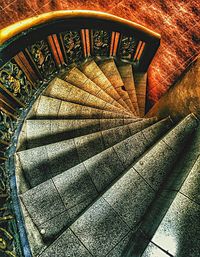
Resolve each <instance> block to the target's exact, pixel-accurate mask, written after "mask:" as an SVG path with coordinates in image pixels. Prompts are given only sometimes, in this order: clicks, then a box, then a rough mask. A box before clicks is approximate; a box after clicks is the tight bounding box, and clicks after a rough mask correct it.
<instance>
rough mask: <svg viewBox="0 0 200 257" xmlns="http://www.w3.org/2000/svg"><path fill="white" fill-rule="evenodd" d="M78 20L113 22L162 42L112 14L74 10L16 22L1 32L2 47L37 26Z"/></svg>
mask: <svg viewBox="0 0 200 257" xmlns="http://www.w3.org/2000/svg"><path fill="white" fill-rule="evenodd" d="M72 18H73V19H76V18H88V19H90V18H92V19H94V18H95V19H100V20H104V21H112V22H115V23H119V24H121V25H125V26H127V27H128V28H129V29H134V30H138V31H140V32H142V33H145V34H147V35H149V36H150V37H153V38H155V39H158V40H160V37H161V36H160V34H158V33H156V32H154V31H152V30H150V29H148V28H145V27H144V26H142V25H140V24H137V23H135V22H132V21H128V20H126V19H123V18H120V17H117V16H115V15H112V14H107V13H104V12H97V11H88V10H73V11H54V12H48V13H44V14H41V15H38V16H35V17H32V18H28V19H25V20H22V21H19V22H16V23H14V24H12V25H10V26H8V27H5V28H3V29H2V30H0V46H1V45H2V44H4V43H5V42H6V41H8V40H9V39H11V38H12V37H14V36H16V35H18V34H20V33H22V32H24V31H26V30H28V29H30V28H33V27H35V26H37V25H42V24H46V23H48V22H51V21H58V20H61V19H62V20H63V19H66V20H67V19H72Z"/></svg>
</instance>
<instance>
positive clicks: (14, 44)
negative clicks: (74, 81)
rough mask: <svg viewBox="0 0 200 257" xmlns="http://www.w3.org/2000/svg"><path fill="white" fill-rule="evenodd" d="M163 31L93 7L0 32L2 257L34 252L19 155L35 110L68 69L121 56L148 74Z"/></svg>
mask: <svg viewBox="0 0 200 257" xmlns="http://www.w3.org/2000/svg"><path fill="white" fill-rule="evenodd" d="M159 42H160V35H158V34H157V33H154V32H152V31H150V30H148V29H146V28H144V27H142V26H140V25H138V24H136V23H133V22H129V21H127V20H124V19H121V18H118V17H115V16H113V15H108V14H105V13H100V12H93V11H58V12H52V13H47V14H43V15H39V16H37V17H33V18H30V19H26V20H24V21H22V22H18V23H16V24H14V25H11V26H9V27H7V28H5V29H3V30H1V31H0V162H1V164H0V202H1V208H0V256H26V257H27V256H31V252H30V250H29V246H28V240H27V238H26V231H25V227H24V224H23V217H22V215H21V210H20V205H19V200H18V194H17V187H16V179H15V166H14V153H15V151H16V144H17V139H18V135H19V132H20V129H21V127H22V123H23V121H24V119H25V118H26V114H27V112H28V110H29V108H30V107H31V106H32V104H33V103H34V101H35V99H36V98H37V96H38V95H39V94H40V93H41V91H42V90H43V89H44V88H45V87H46V86H47V85H48V82H49V81H50V80H51V79H52V78H53V77H55V76H56V75H57V74H58V73H59V72H62V70H63V69H67V68H70V67H71V66H72V65H74V64H76V65H78V64H79V63H81V62H82V61H84V60H88V59H90V58H93V57H95V58H97V59H102V58H105V59H106V58H110V57H112V58H115V59H119V60H120V61H123V62H130V63H132V64H133V66H134V68H135V70H136V71H140V72H141V71H142V72H146V71H147V69H148V67H149V64H150V62H151V60H152V58H153V56H154V55H155V53H156V51H157V48H158V47H159Z"/></svg>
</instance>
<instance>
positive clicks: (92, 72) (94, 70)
mask: <svg viewBox="0 0 200 257" xmlns="http://www.w3.org/2000/svg"><path fill="white" fill-rule="evenodd" d="M81 70H82V72H83V73H84V74H85V75H86V76H87V77H88V78H89V79H91V80H92V81H93V82H94V83H95V84H96V85H98V86H99V87H100V88H102V89H103V90H104V91H105V92H106V93H107V94H109V95H110V96H111V97H112V98H113V99H115V100H116V101H117V102H118V103H119V104H120V106H123V107H124V108H127V105H126V103H125V102H124V100H123V99H122V97H121V96H120V94H119V93H118V92H117V91H116V89H115V87H114V86H113V85H112V84H111V83H110V81H109V80H108V79H107V77H106V76H105V74H104V73H103V72H102V70H101V69H100V68H99V66H98V65H97V64H96V62H95V61H94V60H92V61H88V62H87V63H85V64H83V65H82V66H81Z"/></svg>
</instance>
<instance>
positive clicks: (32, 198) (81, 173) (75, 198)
mask: <svg viewBox="0 0 200 257" xmlns="http://www.w3.org/2000/svg"><path fill="white" fill-rule="evenodd" d="M166 121H168V122H171V121H170V120H169V119H166V120H163V121H160V122H158V123H156V124H155V125H157V124H159V123H162V124H163V128H161V126H159V128H160V131H162V130H163V132H164V129H166V127H167V126H166V125H167V123H166ZM137 123H141V122H136V123H134V124H135V125H137ZM147 124H148V123H147ZM147 124H145V121H144V122H143V126H144V125H145V126H146V125H147ZM148 125H149V124H148ZM155 125H153V126H151V127H149V128H147V129H144V130H148V129H150V130H153V129H154V130H156V129H157V127H156V126H155ZM136 127H137V128H140V127H141V128H142V124H140V126H136ZM121 129H123V127H121ZM111 130H112V129H111ZM113 133H114V131H113ZM159 133H161V132H159ZM95 134H96V133H94V135H95ZM140 135H142V134H141V133H140V132H139V133H137V134H136V135H135V137H132V138H131V139H128V140H125V141H127V142H128V141H130V140H131V141H132V146H134V148H135V149H134V151H133V150H132V154H131V155H130V157H129V158H128V159H127V160H126V162H124V161H123V160H124V156H126V155H128V152H129V148H127V149H125V150H124V151H123V156H122V154H119V151H120V147H123V144H124V142H125V141H124V142H123V141H122V143H119V144H118V147H117V148H116V149H117V150H114V149H113V148H109V149H107V150H105V151H103V149H101V148H100V149H99V151H103V152H101V153H99V154H97V155H95V156H94V157H92V158H89V156H86V154H88V153H87V151H86V152H85V153H84V150H83V151H82V150H81V148H80V147H79V148H77V150H78V154H79V156H80V157H81V158H82V159H80V161H84V160H85V159H87V158H89V159H87V160H86V161H85V162H83V163H81V164H78V165H76V166H74V167H73V168H71V169H68V170H66V171H65V172H63V173H62V174H60V175H58V176H55V177H54V178H53V179H52V180H48V181H47V182H46V183H43V184H41V185H38V186H36V187H34V188H33V189H31V190H29V191H27V192H26V193H25V194H23V195H22V200H23V203H24V205H25V206H26V208H27V210H28V212H29V214H30V216H31V217H32V219H33V221H34V223H35V224H36V225H37V227H38V229H39V231H42V229H43V230H44V229H45V231H46V230H47V232H45V233H43V234H42V236H43V237H44V238H46V237H49V236H53V235H56V234H57V233H58V232H60V230H61V229H63V228H66V226H67V225H69V224H70V223H71V222H72V221H73V220H74V219H75V218H76V217H77V215H79V214H80V213H81V212H82V211H83V210H84V209H85V208H86V207H87V206H88V205H89V204H91V203H92V201H93V200H94V199H95V198H96V197H97V196H98V195H100V194H101V193H102V192H103V191H104V190H105V188H106V187H107V186H109V185H110V184H111V183H112V181H113V180H114V179H116V178H117V177H118V176H119V175H120V174H121V173H122V172H123V171H124V170H126V169H127V167H128V166H129V165H131V164H132V162H133V160H135V158H136V157H137V156H138V155H139V154H141V153H142V152H144V151H145V149H146V148H147V147H148V146H149V144H150V142H151V141H152V142H154V137H152V138H151V140H149V142H147V141H146V139H145V138H144V137H142V136H140ZM88 136H89V135H88ZM88 136H87V137H83V138H84V140H86V141H87V140H88ZM138 136H139V140H138ZM77 139H78V141H80V139H79V138H77ZM75 140H76V138H75ZM136 140H138V141H141V143H142V145H143V146H142V147H141V149H140V147H136V145H137V143H135V144H134V142H135V141H136ZM94 143H95V146H96V145H98V144H97V142H95V141H94ZM75 144H76V141H75ZM111 144H112V143H111ZM98 147H100V144H99V146H98ZM101 147H102V146H101ZM63 148H64V150H65V151H66V154H67V150H66V147H63V145H61V147H60V149H61V150H62V149H63ZM70 148H71V147H70ZM93 148H94V147H93ZM84 149H86V148H84ZM36 150H37V149H35V150H34V149H33V151H32V150H31V154H30V155H32V154H34V151H36ZM95 151H97V152H98V148H94V149H93V151H92V154H91V155H94V154H95ZM115 151H117V154H116V152H115ZM47 152H49V153H50V152H51V151H47ZM56 153H58V149H57V151H56ZM19 156H20V157H21V158H20V160H21V163H23V160H24V158H27V156H28V154H27V153H26V152H25V153H24V156H26V157H23V156H22V155H20V153H19ZM48 156H49V154H48ZM56 158H57V157H56ZM56 158H55V157H54V160H53V161H51V159H49V160H48V162H49V163H51V164H52V165H53V166H50V168H49V169H50V175H49V174H47V176H52V174H53V172H54V173H55V174H56V172H58V168H59V165H60V163H62V165H61V168H59V169H60V171H61V170H62V169H64V168H63V167H66V169H67V164H66V163H64V164H63V161H61V159H59V158H58V159H57V163H56V162H55V160H56ZM62 158H63V157H62ZM73 158H74V157H73ZM25 160H26V159H25ZM63 160H64V159H63ZM111 160H112V161H111ZM69 165H70V163H69ZM26 167H28V168H30V170H31V168H32V167H30V163H29V165H27V164H26ZM23 168H24V171H25V172H29V171H28V170H27V168H25V165H24V163H23ZM25 169H26V170H25ZM60 171H59V173H60ZM133 173H134V174H135V175H133V174H131V175H130V178H128V179H127V178H126V176H125V178H124V177H123V178H124V179H125V184H124V185H123V189H125V188H126V187H128V186H129V182H130V181H131V178H132V179H133V181H134V180H135V183H136V184H134V185H135V187H137V188H140V189H141V190H140V193H139V195H138V197H136V195H135V194H133V197H135V198H134V199H135V200H134V201H135V202H136V204H137V205H138V202H140V201H141V197H142V199H144V195H145V194H146V191H145V190H146V189H148V190H150V192H152V195H154V191H153V190H152V189H151V188H150V187H149V186H148V185H147V184H145V183H144V181H143V180H142V178H141V177H140V176H139V175H138V174H137V173H136V172H135V171H134V170H133ZM29 176H31V174H30V175H29ZM135 176H136V177H135ZM38 177H40V174H39V173H38V174H37V180H38ZM122 180H123V179H121V180H120V184H123V183H122ZM129 180H130V181H129ZM128 181H129V182H128ZM33 182H34V181H33V178H32V180H31V183H33ZM126 183H128V184H127V185H126ZM45 188H47V189H48V188H49V190H50V191H51V192H48V191H47V190H46V191H44V192H42V191H41V190H45ZM51 188H54V189H56V190H51ZM128 191H129V190H128V188H126V192H127V193H128V194H129V192H128ZM142 191H143V192H144V195H143V194H142V193H141V192H142ZM35 192H38V194H39V195H40V196H41V197H38V195H37V194H35ZM114 192H115V193H113V192H111V195H115V194H116V193H119V194H120V190H118V191H116V189H114ZM150 192H148V194H146V195H147V196H148V199H149V201H150V199H151V198H152V195H151V194H150ZM51 194H53V195H52V197H51V199H49V200H50V201H48V197H49V195H51ZM108 194H109V193H108ZM130 195H131V192H130ZM136 198H137V199H138V201H136ZM105 199H106V200H107V201H108V202H109V200H108V199H107V198H105ZM119 199H120V197H119ZM60 200H61V202H60ZM51 201H53V202H54V205H56V206H57V205H58V206H59V207H58V208H56V213H55V212H48V206H51ZM32 202H34V205H31V203H32ZM41 205H42V206H43V208H41ZM111 205H112V204H111ZM52 206H53V205H52ZM125 206H126V205H125V201H124V207H123V208H125ZM54 207H55V206H54ZM54 207H53V208H54ZM63 207H64V210H63ZM127 208H128V204H127ZM133 208H135V205H134V206H133ZM144 208H146V207H144ZM131 210H132V209H131V208H130V210H129V211H130V212H131ZM64 211H65V212H64ZM142 212H144V209H142V208H138V213H137V214H135V215H136V217H138V216H139V217H141V213H142ZM42 213H44V215H42ZM40 214H41V215H40ZM39 215H40V216H43V219H38V218H37V217H38V216H39ZM126 215H127V216H129V214H128V213H127V214H126ZM40 216H39V217H40ZM63 216H64V220H62V218H61V217H63ZM130 216H131V215H130ZM136 217H135V218H134V219H131V218H129V219H130V220H132V221H133V220H134V222H135V223H137V221H136V220H137V218H136ZM56 220H57V222H58V223H59V226H56V227H55V226H54V223H56ZM59 220H62V222H60V221H59ZM125 220H126V219H125ZM126 223H127V224H128V221H126ZM129 223H130V222H129ZM129 226H130V227H131V225H130V224H129ZM47 228H48V229H47Z"/></svg>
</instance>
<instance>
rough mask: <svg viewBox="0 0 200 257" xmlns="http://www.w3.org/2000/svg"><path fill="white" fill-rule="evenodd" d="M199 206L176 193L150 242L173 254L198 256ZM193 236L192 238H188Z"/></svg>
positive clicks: (199, 250)
mask: <svg viewBox="0 0 200 257" xmlns="http://www.w3.org/2000/svg"><path fill="white" fill-rule="evenodd" d="M199 217H200V206H199V205H198V204H195V203H194V202H192V201H191V200H190V199H188V198H187V197H185V196H183V195H182V194H180V193H178V194H177V196H176V198H175V200H174V201H173V203H172V205H171V206H170V208H169V210H168V212H167V214H166V215H165V217H164V219H163V221H162V222H161V224H160V226H159V227H158V229H157V231H156V233H155V235H154V237H153V238H152V242H154V243H156V244H157V245H158V246H159V247H162V249H164V250H166V251H168V252H169V253H170V254H172V255H173V256H180V257H186V256H198V255H199V252H200V244H199V238H200V228H199ZM188 238H191V239H192V238H193V239H194V240H188Z"/></svg>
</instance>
